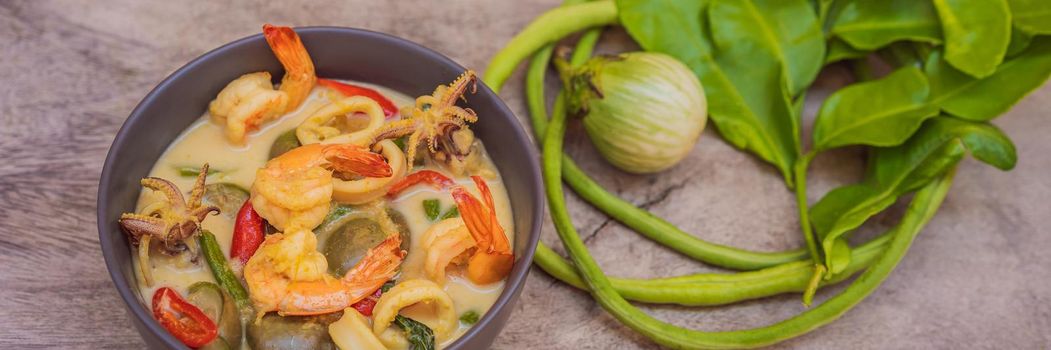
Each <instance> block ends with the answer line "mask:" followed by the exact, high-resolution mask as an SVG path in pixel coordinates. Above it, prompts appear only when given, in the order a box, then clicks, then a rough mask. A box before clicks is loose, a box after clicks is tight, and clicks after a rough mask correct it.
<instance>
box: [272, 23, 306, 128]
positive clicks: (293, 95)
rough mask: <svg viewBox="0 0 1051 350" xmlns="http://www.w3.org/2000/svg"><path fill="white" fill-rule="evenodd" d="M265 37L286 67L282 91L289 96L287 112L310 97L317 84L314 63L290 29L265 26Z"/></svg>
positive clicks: (282, 80)
mask: <svg viewBox="0 0 1051 350" xmlns="http://www.w3.org/2000/svg"><path fill="white" fill-rule="evenodd" d="M263 37H265V38H266V42H267V44H270V50H271V51H273V52H274V56H277V60H278V61H280V62H281V65H282V66H284V67H285V76H284V78H281V88H280V89H281V91H283V92H285V93H286V94H288V104H287V106H286V110H285V112H288V111H291V110H293V109H295V108H296V107H298V106H299V104H301V103H303V101H304V100H306V98H307V96H308V95H310V90H311V89H313V88H314V84H316V83H317V75H316V74H315V72H314V62H313V61H312V60H311V59H310V54H309V53H307V49H306V47H305V46H303V42H302V41H301V40H300V39H299V35H298V34H296V32H295V31H294V30H292V28H290V27H280V26H274V25H271V24H264V25H263Z"/></svg>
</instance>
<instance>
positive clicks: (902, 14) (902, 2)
mask: <svg viewBox="0 0 1051 350" xmlns="http://www.w3.org/2000/svg"><path fill="white" fill-rule="evenodd" d="M831 34H832V35H834V36H837V37H839V38H842V39H843V40H844V41H846V42H847V43H849V44H850V45H851V46H853V47H855V48H858V49H862V50H875V49H878V48H880V47H883V46H886V45H887V44H890V43H892V42H895V41H900V40H911V41H921V42H926V43H931V44H940V43H941V41H942V31H941V24H940V23H939V22H938V16H937V14H936V13H935V10H934V6H933V5H932V4H931V3H930V2H929V1H917V0H852V1H851V0H848V1H846V3H844V4H843V6H842V8H841V9H840V10H839V11H838V14H837V15H836V19H835V23H834V24H833V25H832V29H831Z"/></svg>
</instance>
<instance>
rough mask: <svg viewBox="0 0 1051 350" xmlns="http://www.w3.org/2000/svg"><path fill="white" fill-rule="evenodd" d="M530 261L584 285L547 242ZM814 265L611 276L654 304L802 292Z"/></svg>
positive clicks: (878, 247)
mask: <svg viewBox="0 0 1051 350" xmlns="http://www.w3.org/2000/svg"><path fill="white" fill-rule="evenodd" d="M890 238H891V236H890V235H888V234H884V235H880V236H879V237H877V238H875V239H873V240H871V241H869V242H868V243H865V244H864V245H862V246H860V247H858V248H857V249H855V250H854V251H852V252H851V261H850V264H849V265H848V266H847V268H846V269H844V270H843V272H841V273H840V274H837V275H835V276H834V277H833V278H832V279H830V280H827V281H826V280H821V285H832V284H836V283H839V282H842V281H844V280H846V279H847V278H850V276H853V275H854V274H856V273H858V272H860V271H862V270H864V269H865V268H868V267H869V266H871V265H872V263H873V262H875V261H876V258H878V257H879V256H880V253H882V252H883V249H884V248H886V246H887V242H888V241H890ZM533 262H534V263H536V264H537V266H539V267H540V268H541V269H543V270H544V272H547V273H548V274H549V275H551V276H552V277H555V278H557V279H559V280H561V281H563V282H565V283H566V284H569V285H571V286H573V287H576V288H579V289H581V290H584V291H587V290H588V288H587V285H586V283H585V282H584V280H583V279H582V278H581V277H580V275H579V274H578V272H577V270H576V268H574V267H573V265H572V264H571V263H570V262H569V261H566V260H565V259H563V258H562V257H561V256H559V254H558V253H556V252H555V251H553V250H551V248H549V247H547V246H546V245H541V246H539V247H537V251H536V254H535V255H534V257H533ZM813 270H814V265H813V263H812V262H809V261H806V260H800V261H795V262H790V263H784V264H781V265H777V266H773V267H768V268H765V269H762V270H756V271H744V272H736V273H701V274H692V275H685V276H678V277H666V278H654V279H629V278H617V277H610V278H609V280H610V283H611V284H612V285H613V289H615V290H616V291H617V293H618V294H620V295H621V296H622V297H624V298H625V299H628V300H634V301H639V302H645V303H653V304H678V305H685V306H712V305H726V304H732V303H736V302H740V301H745V300H753V299H759V298H765V297H769V296H774V295H778V294H783V293H799V292H803V291H805V290H806V288H807V284H808V282H809V281H810V278H811V275H812V274H813Z"/></svg>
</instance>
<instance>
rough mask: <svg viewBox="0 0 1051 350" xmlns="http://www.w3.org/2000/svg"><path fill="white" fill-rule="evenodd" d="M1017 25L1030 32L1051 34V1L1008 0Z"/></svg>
mask: <svg viewBox="0 0 1051 350" xmlns="http://www.w3.org/2000/svg"><path fill="white" fill-rule="evenodd" d="M1007 3H1008V4H1009V5H1010V7H1011V18H1012V19H1013V20H1014V24H1015V26H1017V27H1018V28H1022V30H1024V31H1026V32H1029V33H1030V34H1051V2H1049V1H1047V0H1008V1H1007Z"/></svg>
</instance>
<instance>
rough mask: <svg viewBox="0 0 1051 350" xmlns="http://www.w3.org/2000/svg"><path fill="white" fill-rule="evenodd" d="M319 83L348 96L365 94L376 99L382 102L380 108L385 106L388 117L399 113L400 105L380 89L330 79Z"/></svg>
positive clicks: (384, 110)
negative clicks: (396, 104) (384, 94)
mask: <svg viewBox="0 0 1051 350" xmlns="http://www.w3.org/2000/svg"><path fill="white" fill-rule="evenodd" d="M317 84H318V85H321V86H324V87H327V88H332V89H335V90H336V91H339V92H340V93H342V94H343V95H346V96H347V97H350V96H365V97H368V98H371V99H372V100H373V101H376V103H379V104H380V108H383V115H385V116H387V118H390V117H393V116H394V115H395V114H398V107H397V106H395V105H394V102H391V100H390V99H388V98H387V96H383V94H381V93H380V92H379V91H376V90H373V89H370V88H367V87H364V86H358V85H351V84H345V83H341V82H338V81H335V80H328V79H318V80H317Z"/></svg>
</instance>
